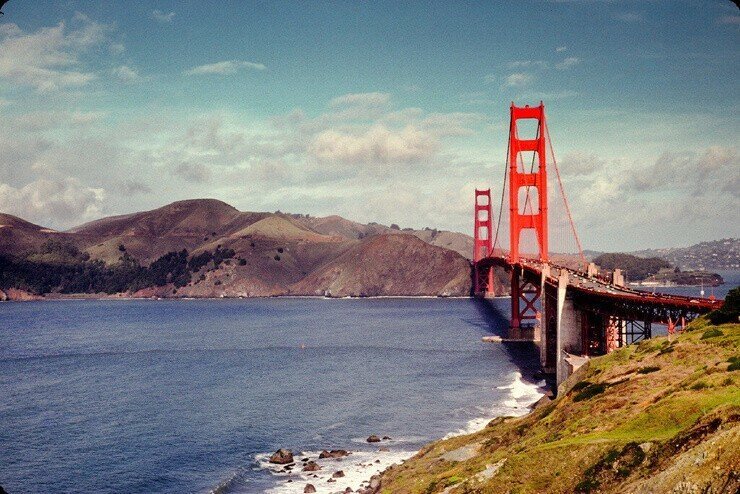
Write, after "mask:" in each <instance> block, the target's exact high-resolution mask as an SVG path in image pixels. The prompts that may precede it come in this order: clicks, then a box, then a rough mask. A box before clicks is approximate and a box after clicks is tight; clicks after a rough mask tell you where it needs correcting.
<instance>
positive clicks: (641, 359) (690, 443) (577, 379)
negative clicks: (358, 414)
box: [381, 319, 740, 493]
mask: <svg viewBox="0 0 740 494" xmlns="http://www.w3.org/2000/svg"><path fill="white" fill-rule="evenodd" d="M712 328H719V329H720V330H721V332H722V334H721V335H718V336H710V335H711V334H712V333H707V331H708V330H710V329H712ZM705 335H706V337H704V338H703V336H705ZM739 356H740V324H726V325H723V326H719V327H715V326H707V323H706V321H704V320H703V319H699V320H697V321H695V322H694V323H693V324H692V325H691V326H689V331H686V332H685V333H683V334H682V335H680V336H678V337H677V338H676V337H673V339H672V341H671V340H669V339H668V338H667V337H663V338H655V339H652V340H648V341H645V342H643V343H641V344H639V345H631V346H629V347H626V348H622V349H620V350H618V351H616V352H614V353H612V354H610V355H608V356H605V357H600V358H596V359H593V360H592V361H591V362H590V363H589V365H588V366H586V367H585V368H582V369H580V370H579V372H578V373H576V374H575V375H574V376H572V377H571V379H569V380H568V381H567V382H566V383H564V384H563V387H562V388H561V393H560V397H559V398H558V399H557V400H555V401H554V402H552V403H549V404H546V405H542V406H540V407H538V408H537V409H536V410H535V411H534V412H532V413H531V414H530V415H528V416H526V417H522V418H506V419H496V420H494V421H493V422H491V423H490V424H489V426H488V427H487V428H486V429H485V430H483V431H481V432H479V433H476V434H472V435H468V436H461V437H457V438H453V439H449V440H445V441H439V442H436V443H433V444H431V445H429V446H427V447H425V448H424V449H423V450H422V451H421V452H420V453H419V454H417V455H416V456H415V457H414V458H412V459H410V460H409V461H407V462H405V463H404V464H403V465H401V466H397V467H394V468H392V469H390V470H389V471H387V472H386V473H385V474H384V476H383V480H382V488H381V492H384V493H385V492H390V493H405V492H408V493H412V492H413V493H433V492H449V493H454V492H460V493H462V492H495V493H506V492H511V493H515V492H520V493H525V492H538V493H539V492H547V493H557V492H562V493H565V492H615V493H616V492H645V493H660V492H736V489H737V488H738V487H740V448H739V447H738V446H737V444H740V372H738V370H730V369H728V367H729V366H730V363H729V360H730V359H731V358H732V357H735V358H739ZM739 366H740V364H736V365H734V366H733V367H739ZM592 394H593V395H592ZM589 395H592V396H590V397H589ZM471 446H472V447H471ZM462 447H465V448H464V449H462V450H460V449H459V448H462ZM456 450H457V451H456ZM470 450H472V451H476V454H475V455H474V456H472V457H471V458H469V459H468V460H465V461H452V459H453V458H454V457H455V456H456V455H455V454H454V453H453V454H451V455H450V454H448V455H447V458H445V453H449V452H451V451H456V452H457V453H460V452H463V451H470ZM457 459H460V457H459V456H458V458H457ZM707 486H711V490H705V489H706V488H707ZM674 489H676V490H675V491H674Z"/></svg>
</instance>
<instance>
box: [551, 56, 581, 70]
mask: <svg viewBox="0 0 740 494" xmlns="http://www.w3.org/2000/svg"><path fill="white" fill-rule="evenodd" d="M579 63H581V59H580V58H577V57H567V58H565V59H563V61H562V62H560V63H557V64H555V68H556V69H558V70H565V69H569V68H571V67H573V66H575V65H578V64H579Z"/></svg>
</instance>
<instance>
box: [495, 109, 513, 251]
mask: <svg viewBox="0 0 740 494" xmlns="http://www.w3.org/2000/svg"><path fill="white" fill-rule="evenodd" d="M510 150H511V122H509V138H508V139H507V142H506V165H505V166H504V180H503V182H502V183H503V186H502V187H501V203H500V204H499V206H498V221H497V222H496V235H495V236H494V237H493V250H496V244H497V243H498V231H499V228H500V227H501V217H502V216H503V215H504V195H505V194H506V181H507V179H508V177H509V151H510ZM503 250H504V248H503V247H501V251H502V253H503Z"/></svg>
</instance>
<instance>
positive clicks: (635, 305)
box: [473, 102, 723, 355]
mask: <svg viewBox="0 0 740 494" xmlns="http://www.w3.org/2000/svg"><path fill="white" fill-rule="evenodd" d="M522 119H534V120H536V123H537V133H536V135H535V136H534V139H520V137H519V132H518V130H519V129H518V124H517V122H518V121H519V120H522ZM547 141H549V136H548V133H547V123H546V121H545V107H544V104H542V102H540V105H539V106H536V107H529V106H525V107H517V106H515V105H514V104H513V103H512V104H511V121H510V124H509V150H508V155H507V161H508V163H507V165H508V169H509V174H508V179H509V184H510V185H509V216H510V223H509V224H510V250H509V253H508V255H506V254H505V253H503V252H501V251H499V250H494V249H496V248H497V246H498V242H497V239H498V228H497V229H496V240H492V239H491V233H492V225H493V216H492V212H491V194H490V189H487V190H477V189H476V191H475V235H474V238H475V241H474V252H473V270H474V271H473V273H474V278H475V280H474V292H475V294H476V295H478V296H481V295H485V294H491V292H492V287H493V267H494V266H501V267H503V268H504V269H506V270H507V271H508V272H509V273H510V274H511V328H510V335H509V336H510V337H511V338H519V339H529V338H534V339H539V335H540V334H543V333H544V332H548V331H549V332H551V331H552V328H549V325H551V321H550V320H551V319H552V307H551V302H547V304H544V305H546V306H547V307H549V308H548V309H547V311H548V312H550V315H549V316H548V317H546V318H544V320H543V318H542V317H541V314H540V313H539V312H538V308H537V305H536V303H537V301H538V300H539V299H541V298H548V297H549V299H550V300H552V299H553V297H555V298H557V297H556V295H557V287H558V284H559V281H558V277H559V276H560V275H561V274H564V273H567V275H568V284H567V292H568V294H569V297H570V298H571V299H572V300H573V303H574V306H575V307H576V309H577V310H578V311H579V312H580V313H581V314H583V317H582V318H581V319H582V323H583V328H582V330H583V335H584V336H583V340H582V341H583V345H582V348H584V349H585V351H584V353H585V354H586V355H591V354H592V353H591V351H590V349H592V348H594V347H595V346H597V347H598V348H599V350H598V352H596V353H593V354H598V353H599V352H608V351H610V350H612V349H614V348H615V347H616V346H620V345H622V344H625V342H626V344H628V343H632V342H635V341H638V340H639V339H641V338H649V337H650V336H651V329H650V325H651V324H652V323H659V324H666V325H668V326H669V331H672V330H674V329H675V321H679V320H680V321H682V326H683V321H686V320H690V319H692V318H694V317H696V316H698V315H700V314H704V313H707V312H709V311H712V310H715V309H718V308H720V307H722V304H723V301H721V300H714V299H711V298H699V297H682V296H677V295H664V294H654V293H653V294H651V293H647V292H641V291H638V290H633V289H630V288H627V287H624V286H621V285H616V284H613V283H611V282H609V281H606V280H604V279H601V278H600V277H599V276H595V275H593V274H589V273H588V269H587V267H586V266H585V265H584V266H583V267H582V269H583V270H581V269H572V268H568V267H564V266H558V265H556V264H554V263H552V262H551V261H550V260H549V256H548V235H549V232H548V216H547V213H548V208H547V155H546V149H547V148H546V146H547V144H550V150H551V154H552V159H553V162H552V163H553V164H554V165H555V170H556V172H557V171H558V170H557V164H556V162H555V157H554V153H553V152H552V143H551V142H547ZM523 152H534V153H535V154H534V156H533V160H532V164H531V168H530V169H529V171H528V170H527V169H526V167H525V166H522V167H521V169H520V168H519V165H524V163H523V160H522V158H521V153H523ZM535 160H536V161H535ZM535 162H536V164H537V169H536V170H535V169H534V164H535ZM561 186H562V184H561ZM522 188H524V189H525V191H526V193H525V204H524V205H523V208H520V197H519V193H520V189H522ZM533 189H534V190H535V191H536V192H537V198H538V201H537V202H538V204H537V209H536V210H535V208H534V204H533V202H534V200H533V199H532V198H531V194H530V192H531V191H532V190H533ZM564 196H565V194H564V193H563V198H564V199H565V197H564ZM502 205H503V198H502ZM566 211H567V212H568V215H570V210H569V207H568V206H567V201H566ZM499 214H502V211H499ZM570 224H571V227H572V229H573V234H574V235H575V236H576V241H577V243H578V247H579V251H581V248H580V241H579V240H578V237H577V232H576V231H575V226H574V225H573V222H572V219H571V221H570ZM530 229H531V230H534V232H535V236H536V238H537V242H538V247H539V255H538V257H536V258H528V257H524V256H522V254H521V253H520V251H519V247H520V237H521V233H522V232H523V231H525V230H530ZM543 274H544V275H543ZM543 290H544V292H545V293H546V294H547V297H542V296H543V293H542V292H543ZM542 324H544V328H540V325H542ZM627 326H630V327H632V326H634V327H637V326H639V327H640V329H638V330H630V331H627V330H624V329H622V330H620V331H622V332H623V334H617V335H615V334H612V333H613V332H614V331H615V329H614V328H615V327H616V328H620V327H621V328H626V327H627ZM532 328H533V329H532ZM615 336H616V337H617V338H618V343H616V344H615V343H614V342H615V341H617V340H615ZM548 344H551V342H548Z"/></svg>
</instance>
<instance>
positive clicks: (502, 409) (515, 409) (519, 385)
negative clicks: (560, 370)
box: [444, 372, 547, 439]
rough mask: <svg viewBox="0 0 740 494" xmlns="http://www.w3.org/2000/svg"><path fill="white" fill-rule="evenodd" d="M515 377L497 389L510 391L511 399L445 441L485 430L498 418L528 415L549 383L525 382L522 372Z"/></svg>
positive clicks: (470, 421) (452, 434)
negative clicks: (530, 408) (509, 382)
mask: <svg viewBox="0 0 740 494" xmlns="http://www.w3.org/2000/svg"><path fill="white" fill-rule="evenodd" d="M513 377H514V380H513V381H512V382H511V384H507V385H506V386H498V388H497V389H508V390H509V399H506V400H504V401H503V402H502V403H500V404H499V405H494V406H493V407H492V408H491V409H489V410H487V413H485V415H484V416H482V417H476V418H474V419H471V420H469V421H468V423H467V424H466V425H465V427H463V428H461V429H459V430H457V431H454V432H450V433H449V434H447V435H446V436H445V437H444V439H449V438H451V437H455V436H462V435H465V434H472V433H474V432H478V431H480V430H482V429H484V428H485V427H486V425H487V424H488V422H490V421H491V420H493V419H495V418H496V417H512V416H513V417H518V416H521V415H525V414H526V413H528V412H529V407H530V406H531V405H532V404H533V403H535V402H536V401H537V400H539V399H540V398H542V396H544V387H545V386H546V385H547V383H545V381H540V382H538V383H527V382H524V381H522V374H521V373H520V372H514V374H513Z"/></svg>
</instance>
